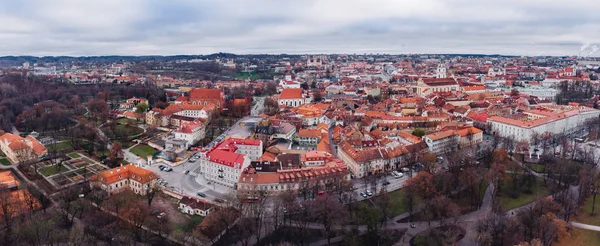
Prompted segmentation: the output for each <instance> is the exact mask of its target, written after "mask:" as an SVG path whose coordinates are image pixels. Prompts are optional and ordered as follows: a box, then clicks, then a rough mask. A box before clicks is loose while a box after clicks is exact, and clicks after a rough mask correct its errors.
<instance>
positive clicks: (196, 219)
mask: <svg viewBox="0 0 600 246" xmlns="http://www.w3.org/2000/svg"><path fill="white" fill-rule="evenodd" d="M203 220H204V217H202V216H199V215H194V216H192V218H190V219H189V220H188V221H186V222H185V223H183V224H178V225H175V229H176V230H178V231H182V232H190V231H192V230H193V229H194V228H196V226H197V225H199V224H200V223H202V221H203Z"/></svg>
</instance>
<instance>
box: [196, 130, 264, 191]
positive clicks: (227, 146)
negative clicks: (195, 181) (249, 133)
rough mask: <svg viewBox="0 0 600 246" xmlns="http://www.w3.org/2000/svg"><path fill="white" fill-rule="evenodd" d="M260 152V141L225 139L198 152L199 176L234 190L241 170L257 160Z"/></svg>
mask: <svg viewBox="0 0 600 246" xmlns="http://www.w3.org/2000/svg"><path fill="white" fill-rule="evenodd" d="M262 150H263V148H262V142H261V141H260V140H247V139H233V138H230V139H227V140H225V141H223V142H221V143H219V144H218V145H216V146H215V147H213V148H212V149H211V150H209V151H205V150H203V151H201V152H200V155H199V156H200V160H201V165H200V167H201V168H200V171H201V174H202V175H203V177H204V178H206V179H207V180H209V181H211V182H215V183H217V184H221V185H224V186H227V187H231V188H235V187H236V185H237V182H238V178H239V177H240V174H241V173H242V170H244V169H245V168H246V167H248V166H249V165H250V161H251V160H257V159H258V158H259V157H260V156H261V155H262Z"/></svg>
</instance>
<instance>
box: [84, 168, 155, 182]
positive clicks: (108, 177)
mask: <svg viewBox="0 0 600 246" xmlns="http://www.w3.org/2000/svg"><path fill="white" fill-rule="evenodd" d="M96 179H97V180H98V181H100V182H102V183H104V184H112V183H115V182H118V181H121V180H124V179H131V180H135V181H137V182H140V183H142V184H145V183H148V182H150V181H152V180H154V179H156V174H154V173H153V172H152V171H150V170H147V169H144V168H141V167H138V166H135V165H133V164H128V165H124V166H120V167H115V168H112V169H108V170H104V171H102V172H100V173H98V174H97V175H96Z"/></svg>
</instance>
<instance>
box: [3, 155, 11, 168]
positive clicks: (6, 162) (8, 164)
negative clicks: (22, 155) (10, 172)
mask: <svg viewBox="0 0 600 246" xmlns="http://www.w3.org/2000/svg"><path fill="white" fill-rule="evenodd" d="M0 164H2V165H4V166H10V165H11V164H10V161H9V160H8V159H6V158H4V157H0Z"/></svg>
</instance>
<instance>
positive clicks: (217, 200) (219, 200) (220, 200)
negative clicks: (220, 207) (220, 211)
mask: <svg viewBox="0 0 600 246" xmlns="http://www.w3.org/2000/svg"><path fill="white" fill-rule="evenodd" d="M215 202H218V203H224V202H225V200H223V199H221V198H215Z"/></svg>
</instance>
